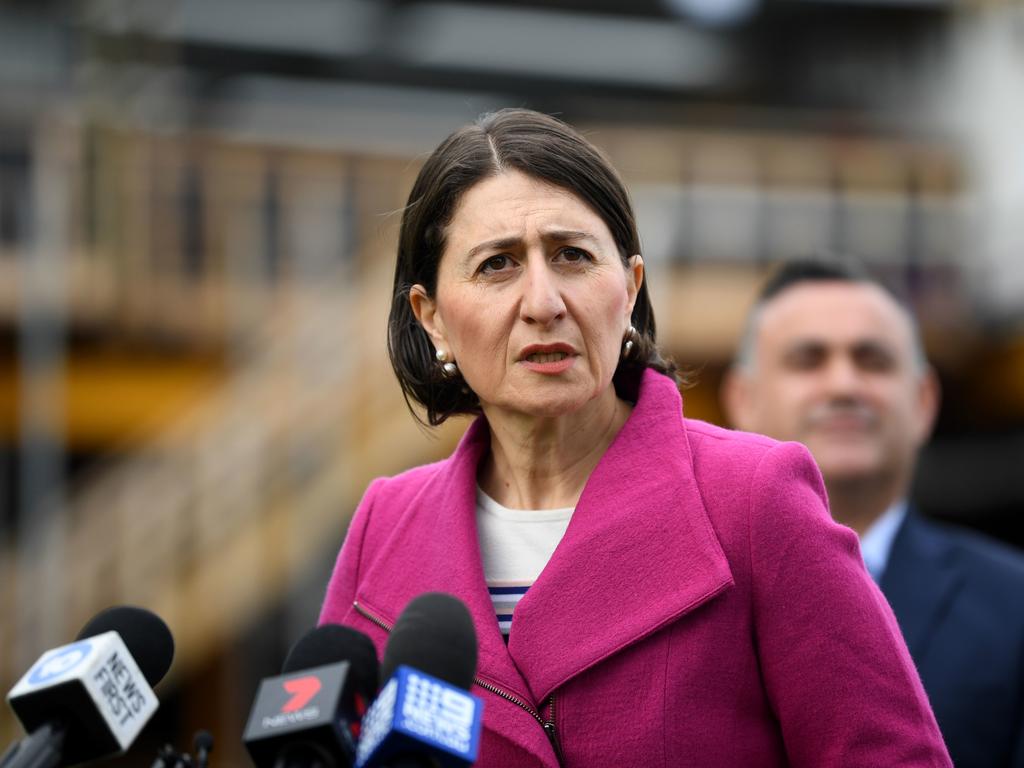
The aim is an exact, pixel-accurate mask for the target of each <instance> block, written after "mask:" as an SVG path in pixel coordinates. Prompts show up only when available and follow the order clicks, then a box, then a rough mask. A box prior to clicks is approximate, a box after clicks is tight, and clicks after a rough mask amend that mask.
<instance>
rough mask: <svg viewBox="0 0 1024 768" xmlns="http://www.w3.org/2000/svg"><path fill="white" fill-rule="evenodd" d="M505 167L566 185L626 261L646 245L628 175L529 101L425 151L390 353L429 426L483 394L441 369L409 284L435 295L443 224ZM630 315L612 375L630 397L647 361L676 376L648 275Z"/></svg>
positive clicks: (400, 271)
mask: <svg viewBox="0 0 1024 768" xmlns="http://www.w3.org/2000/svg"><path fill="white" fill-rule="evenodd" d="M506 170H517V171H520V172H522V173H525V174H527V175H528V176H532V177H533V178H535V179H539V180H541V181H545V182H547V183H549V184H553V185H554V186H556V187H561V188H562V189H565V190H568V191H569V192H572V193H573V194H574V195H576V196H577V197H578V198H579V199H580V200H582V201H583V202H585V203H586V204H587V205H589V206H590V207H591V208H592V209H593V210H594V211H595V212H596V213H597V214H598V215H599V216H600V217H601V219H602V220H603V221H604V223H605V224H606V225H607V227H608V229H609V230H610V232H611V234H612V238H613V239H614V240H615V243H616V245H617V246H618V248H619V253H620V255H621V256H622V260H623V264H626V263H627V260H628V259H629V257H630V256H633V255H634V254H638V253H640V237H639V235H638V234H637V230H636V221H635V219H634V216H633V208H632V206H631V205H630V202H629V196H628V195H627V193H626V189H625V187H624V186H623V184H622V181H621V180H620V179H619V176H618V174H617V173H616V172H615V170H614V169H613V168H612V166H611V164H610V163H609V162H608V160H607V159H605V157H604V156H603V155H602V154H601V152H600V151H599V150H598V149H597V148H596V147H594V146H593V145H592V144H591V143H590V142H588V141H587V140H586V139H585V138H583V136H581V135H580V134H579V133H578V132H577V131H576V130H574V129H573V128H571V127H570V126H568V125H566V124H565V123H563V122H562V121H560V120H557V119H555V118H553V117H549V116H548V115H543V114H540V113H539V112H534V111H532V110H528V109H503V110H500V111H498V112H493V113H491V114H487V115H484V116H482V117H481V118H479V119H478V120H477V121H476V122H474V123H471V124H470V125H467V126H464V127H462V128H460V129H459V130H457V131H455V132H454V133H453V134H451V135H450V136H449V137H448V138H447V139H445V140H444V141H443V142H442V143H441V145H440V146H439V147H438V148H437V149H436V150H434V152H433V154H431V155H430V157H429V158H428V159H427V161H426V163H425V164H424V165H423V168H422V169H421V170H420V173H419V176H418V177H417V178H416V183H415V184H414V185H413V188H412V192H410V193H409V202H408V204H407V205H406V207H405V210H404V212H403V215H402V228H401V234H400V236H399V242H398V260H397V263H396V264H395V282H394V293H393V295H392V299H391V314H390V316H389V318H388V354H389V356H390V357H391V365H392V366H393V367H394V369H395V374H396V375H397V376H398V381H399V383H400V384H401V386H402V393H403V394H404V396H405V400H406V403H407V404H408V405H409V408H410V410H411V411H412V412H413V415H415V416H416V417H417V418H419V416H418V415H417V414H416V411H415V409H414V408H413V407H412V403H411V401H412V400H415V401H416V402H418V403H420V404H421V405H423V406H424V407H425V408H426V410H427V422H428V423H429V424H431V425H437V424H440V423H442V422H443V421H444V420H445V419H447V418H448V417H449V416H454V415H456V414H476V413H480V401H479V399H478V398H477V396H476V394H475V393H474V392H473V391H472V390H470V389H469V388H468V387H467V386H466V382H465V380H464V379H463V378H462V377H461V376H454V377H452V378H446V377H445V376H444V375H443V374H442V371H441V367H440V366H439V365H438V363H437V361H436V360H435V358H434V346H433V344H432V343H431V341H430V338H429V337H428V336H427V333H426V331H424V330H423V328H422V327H421V326H420V324H419V322H418V321H417V320H416V317H415V315H414V314H413V312H412V307H411V306H410V304H409V291H410V289H411V288H412V286H413V285H416V284H420V285H422V286H423V287H424V288H425V289H426V292H427V294H428V295H429V296H431V297H433V296H435V295H436V289H437V271H438V265H439V264H440V261H441V256H442V255H443V253H444V249H445V240H446V235H447V227H448V224H449V223H450V222H451V218H452V215H453V214H454V212H455V208H456V206H457V205H458V203H459V200H460V198H461V196H462V195H463V194H464V193H465V192H466V191H467V190H468V189H469V188H470V187H472V186H473V185H475V184H477V183H478V182H480V181H482V180H483V179H486V178H488V177H490V176H494V175H496V174H499V173H501V172H503V171H506ZM632 323H633V326H634V327H635V328H636V330H637V337H636V338H634V347H633V349H632V351H631V353H630V354H629V355H628V356H627V357H625V358H624V359H622V360H620V361H619V365H618V368H616V370H615V374H614V377H613V381H614V384H615V388H616V390H617V391H618V392H619V394H620V396H622V397H625V398H626V399H635V392H636V380H637V379H638V377H639V373H640V372H641V371H642V370H643V369H644V368H647V367H650V368H654V369H655V370H658V371H660V372H662V373H665V374H667V375H669V376H672V377H674V378H675V379H676V381H677V383H678V382H679V376H678V374H677V371H676V366H675V365H674V364H673V363H672V362H671V361H669V360H667V359H665V358H663V357H662V355H661V353H660V352H659V351H658V348H657V345H656V343H655V327H654V312H653V310H652V308H651V301H650V297H649V295H648V293H647V283H646V281H645V282H644V283H643V285H641V287H640V291H639V293H638V294H637V297H636V303H635V304H634V306H633V315H632ZM631 395H632V396H631Z"/></svg>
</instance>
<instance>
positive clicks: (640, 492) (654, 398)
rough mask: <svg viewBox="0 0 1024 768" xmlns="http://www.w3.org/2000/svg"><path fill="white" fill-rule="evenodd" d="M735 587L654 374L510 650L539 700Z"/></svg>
mask: <svg viewBox="0 0 1024 768" xmlns="http://www.w3.org/2000/svg"><path fill="white" fill-rule="evenodd" d="M731 584H732V573H731V572H730V570H729V565H728V562H727V560H726V557H725V554H724V553H723V551H722V549H721V546H720V544H719V542H718V539H717V537H716V535H715V533H714V531H713V529H712V527H711V522H710V520H709V518H708V515H707V512H706V510H705V507H704V503H703V500H702V498H701V495H700V492H699V490H698V488H697V484H696V479H695V476H694V471H693V466H692V462H691V455H690V449H689V444H688V441H687V438H686V431H685V427H684V423H683V419H682V401H681V399H680V396H679V392H678V390H677V389H676V386H675V383H674V382H672V381H671V380H670V379H668V378H666V377H664V376H660V375H658V374H656V373H653V372H650V371H648V372H647V373H646V374H645V375H644V378H643V380H642V383H641V390H640V396H639V398H638V402H637V405H636V407H635V408H634V410H633V414H632V415H631V416H630V419H629V420H628V421H627V422H626V425H625V426H624V427H623V428H622V430H621V431H620V433H619V435H618V436H617V437H616V439H615V440H614V442H613V443H612V445H611V446H610V447H609V449H608V451H607V452H606V453H605V455H604V457H603V458H602V459H601V461H600V463H599V464H598V466H597V467H596V468H595V470H594V472H593V473H592V475H591V477H590V479H589V481H588V482H587V485H586V487H585V488H584V491H583V495H582V496H581V497H580V500H579V503H578V505H577V507H576V511H575V512H574V514H573V517H572V520H571V521H570V523H569V527H568V530H567V531H566V534H565V537H564V538H563V539H562V541H561V543H560V544H559V546H558V548H557V549H556V550H555V553H554V555H553V556H552V558H551V560H550V561H549V562H548V565H547V567H546V568H545V569H544V571H543V572H542V573H541V575H540V577H539V578H538V580H537V581H536V582H535V583H534V585H533V586H532V587H531V588H530V590H529V592H527V594H526V596H525V597H523V599H522V600H521V601H520V602H519V604H518V606H517V607H516V611H515V615H514V618H513V621H512V633H511V636H510V640H509V652H510V653H511V655H512V658H513V659H514V661H515V663H516V666H517V667H518V669H519V670H521V671H522V673H523V676H524V677H525V679H526V680H527V681H528V682H529V685H530V687H531V691H532V693H533V695H534V697H535V699H536V700H537V701H543V700H544V699H546V698H547V697H548V695H549V694H550V693H551V692H552V691H553V690H554V689H555V688H557V687H558V686H559V685H561V684H562V683H564V682H565V681H567V680H568V679H570V678H572V677H574V676H575V675H578V674H580V673H581V672H583V671H584V670H586V669H587V668H589V667H591V666H593V665H594V664H596V663H597V662H599V661H601V660H602V659H604V658H606V657H607V656H609V655H610V654H612V653H615V652H617V651H618V650H621V649H622V648H624V647H626V646H628V645H630V644H632V643H635V642H637V641H638V640H640V639H642V638H644V637H646V636H647V635H649V634H651V633H653V632H655V631H656V630H658V629H660V628H661V627H663V626H665V625H666V624H668V623H669V622H671V621H673V620H674V619H677V618H678V617H680V616H681V615H683V614H685V613H687V612H689V611H692V610H693V609H694V608H696V607H697V606H699V605H701V604H702V603H704V602H705V601H707V600H709V599H710V598H712V597H713V596H715V595H717V594H718V593H720V592H721V591H722V590H724V589H726V588H727V587H729V586H730V585H731Z"/></svg>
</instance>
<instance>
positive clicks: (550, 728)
mask: <svg viewBox="0 0 1024 768" xmlns="http://www.w3.org/2000/svg"><path fill="white" fill-rule="evenodd" d="M544 733H546V734H547V735H548V741H550V742H551V746H552V747H553V748H554V750H555V757H556V758H558V764H559V765H561V764H562V745H561V744H559V743H558V734H557V733H556V732H555V724H554V723H552V722H551V721H548V722H546V723H544Z"/></svg>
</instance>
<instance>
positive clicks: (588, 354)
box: [410, 171, 643, 416]
mask: <svg viewBox="0 0 1024 768" xmlns="http://www.w3.org/2000/svg"><path fill="white" fill-rule="evenodd" d="M642 280H643V261H642V259H641V258H640V256H639V255H636V256H633V257H632V258H631V259H630V263H629V266H628V267H626V266H625V265H624V264H623V262H622V258H621V256H620V255H619V251H618V248H617V247H616V245H615V241H614V240H613V238H612V235H611V232H610V231H609V230H608V227H607V226H606V225H605V223H604V221H603V220H602V219H601V217H600V216H598V215H597V214H596V213H595V212H594V211H593V210H591V209H590V207H588V206H587V205H586V204H585V203H583V202H582V201H581V200H580V199H579V198H577V197H576V196H575V195H573V194H572V193H571V192H568V191H566V190H564V189H561V188H559V187H555V186H551V185H550V184H547V183H545V182H542V181H539V180H537V179H535V178H533V177H531V176H527V175H526V174H523V173H521V172H518V171H509V172H504V173H501V174H499V175H496V176H491V177H489V178H487V179H485V180H484V181H481V182H480V183H478V184H476V185H475V186H473V187H471V188H470V189H469V190H468V191H467V192H465V194H463V196H462V199H461V200H460V202H459V204H458V206H457V207H456V210H455V213H454V215H453V216H452V221H451V223H450V225H449V226H448V231H447V245H446V248H445V251H444V253H443V255H442V257H441V263H440V265H439V267H438V275H437V290H436V293H435V295H434V297H433V298H431V297H429V296H427V294H426V291H425V290H424V289H423V287H422V286H419V285H417V286H415V287H414V288H413V290H412V292H411V294H410V301H411V303H412V308H413V312H414V313H415V314H416V317H417V318H418V319H419V321H420V323H421V324H422V325H423V327H424V328H425V329H426V331H427V333H428V334H429V335H430V337H431V340H432V341H433V342H434V346H435V347H436V348H438V349H442V350H445V351H446V352H447V353H448V356H449V359H453V360H454V361H455V362H456V363H457V364H458V366H459V371H460V373H461V375H462V376H463V377H464V378H465V380H466V382H467V384H469V386H470V387H471V388H472V389H473V391H474V392H475V393H476V394H477V396H478V397H479V398H480V401H481V403H482V404H483V406H484V408H485V410H486V409H488V408H498V409H502V410H507V411H512V412H516V413H520V414H527V415H532V416H559V415H562V414H566V413H572V412H575V411H577V410H579V409H580V408H583V407H584V406H586V405H587V404H588V403H590V402H592V401H595V400H597V399H598V398H599V397H601V396H602V395H605V396H608V397H612V396H614V395H613V394H612V389H611V380H612V374H614V372H615V368H616V365H617V364H618V360H619V354H620V351H621V348H622V341H623V336H624V335H625V333H626V330H627V329H628V328H629V325H630V314H631V312H632V310H633V303H634V301H635V300H636V295H637V291H638V290H639V287H640V284H641V282H642Z"/></svg>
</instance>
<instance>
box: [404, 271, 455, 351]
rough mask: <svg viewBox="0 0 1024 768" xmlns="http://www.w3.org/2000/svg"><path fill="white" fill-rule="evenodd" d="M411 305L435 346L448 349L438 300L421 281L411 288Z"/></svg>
mask: <svg viewBox="0 0 1024 768" xmlns="http://www.w3.org/2000/svg"><path fill="white" fill-rule="evenodd" d="M409 306H410V307H412V313H413V314H414V315H415V316H416V320H417V321H418V322H419V324H420V325H421V326H423V330H425V331H426V332H427V335H428V336H429V337H430V340H431V341H432V342H434V347H436V348H437V349H445V350H447V348H448V344H447V341H446V339H445V333H444V321H443V320H441V316H440V314H438V311H437V302H436V301H434V299H432V298H430V296H429V295H428V294H427V289H426V288H424V287H423V286H422V285H420V284H419V283H417V284H416V285H414V286H413V287H412V288H410V289H409Z"/></svg>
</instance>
